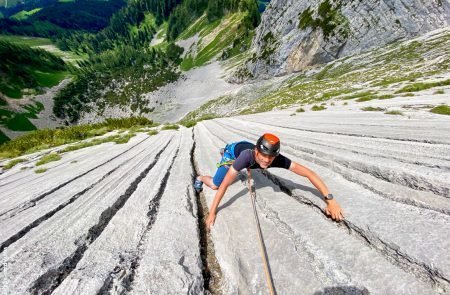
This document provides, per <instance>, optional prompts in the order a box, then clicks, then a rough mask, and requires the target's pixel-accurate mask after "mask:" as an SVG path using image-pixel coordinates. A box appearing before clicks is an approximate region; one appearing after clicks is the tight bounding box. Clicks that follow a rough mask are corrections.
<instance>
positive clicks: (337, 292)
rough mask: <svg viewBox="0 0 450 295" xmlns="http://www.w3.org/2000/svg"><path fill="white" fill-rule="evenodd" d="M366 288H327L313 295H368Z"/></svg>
mask: <svg viewBox="0 0 450 295" xmlns="http://www.w3.org/2000/svg"><path fill="white" fill-rule="evenodd" d="M369 294H370V292H369V290H367V289H366V288H364V289H360V288H357V287H353V286H340V287H327V288H325V289H324V290H323V291H317V292H315V293H314V295H369Z"/></svg>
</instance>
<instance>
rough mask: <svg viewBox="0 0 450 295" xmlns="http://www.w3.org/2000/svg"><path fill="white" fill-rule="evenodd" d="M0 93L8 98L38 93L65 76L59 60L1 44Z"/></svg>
mask: <svg viewBox="0 0 450 295" xmlns="http://www.w3.org/2000/svg"><path fill="white" fill-rule="evenodd" d="M0 59H1V60H2V62H1V63H0V93H2V94H4V95H6V96H8V97H10V98H21V97H22V96H23V95H24V94H35V93H39V92H41V89H42V87H52V86H54V85H56V84H58V83H59V82H60V81H61V80H62V79H63V78H64V76H65V75H66V74H67V73H66V71H67V67H66V65H65V63H64V61H63V60H62V59H60V58H59V57H56V56H55V55H53V54H51V53H49V52H47V51H44V50H42V49H33V48H31V47H28V46H24V45H16V44H12V43H9V42H5V41H0Z"/></svg>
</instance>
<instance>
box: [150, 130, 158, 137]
mask: <svg viewBox="0 0 450 295" xmlns="http://www.w3.org/2000/svg"><path fill="white" fill-rule="evenodd" d="M147 134H148V135H150V136H153V135H156V134H158V130H150V131H149V132H147Z"/></svg>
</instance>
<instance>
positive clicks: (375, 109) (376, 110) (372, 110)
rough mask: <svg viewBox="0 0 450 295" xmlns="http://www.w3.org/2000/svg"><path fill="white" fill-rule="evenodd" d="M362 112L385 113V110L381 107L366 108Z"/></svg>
mask: <svg viewBox="0 0 450 295" xmlns="http://www.w3.org/2000/svg"><path fill="white" fill-rule="evenodd" d="M361 110H363V111H366V112H382V111H385V109H383V108H380V107H364V108H361Z"/></svg>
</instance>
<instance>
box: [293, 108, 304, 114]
mask: <svg viewBox="0 0 450 295" xmlns="http://www.w3.org/2000/svg"><path fill="white" fill-rule="evenodd" d="M295 111H296V112H297V113H304V112H305V109H304V108H298V109H296V110H295Z"/></svg>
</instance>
